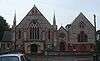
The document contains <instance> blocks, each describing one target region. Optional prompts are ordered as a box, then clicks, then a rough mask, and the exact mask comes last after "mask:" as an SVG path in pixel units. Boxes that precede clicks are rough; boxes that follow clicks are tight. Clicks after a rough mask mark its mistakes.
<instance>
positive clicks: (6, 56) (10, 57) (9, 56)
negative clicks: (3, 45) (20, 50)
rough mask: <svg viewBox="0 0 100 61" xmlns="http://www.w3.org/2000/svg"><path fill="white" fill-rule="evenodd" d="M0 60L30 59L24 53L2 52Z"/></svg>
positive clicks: (21, 60)
mask: <svg viewBox="0 0 100 61" xmlns="http://www.w3.org/2000/svg"><path fill="white" fill-rule="evenodd" d="M0 61H30V60H28V59H27V58H26V57H25V55H24V54H3V55H0Z"/></svg>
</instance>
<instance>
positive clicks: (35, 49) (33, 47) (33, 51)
mask: <svg viewBox="0 0 100 61" xmlns="http://www.w3.org/2000/svg"><path fill="white" fill-rule="evenodd" d="M37 51H38V46H37V45H36V44H31V53H36V52H37Z"/></svg>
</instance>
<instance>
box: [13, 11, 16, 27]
mask: <svg viewBox="0 0 100 61" xmlns="http://www.w3.org/2000/svg"><path fill="white" fill-rule="evenodd" d="M15 27H16V12H15V14H14V20H13V26H12V28H15Z"/></svg>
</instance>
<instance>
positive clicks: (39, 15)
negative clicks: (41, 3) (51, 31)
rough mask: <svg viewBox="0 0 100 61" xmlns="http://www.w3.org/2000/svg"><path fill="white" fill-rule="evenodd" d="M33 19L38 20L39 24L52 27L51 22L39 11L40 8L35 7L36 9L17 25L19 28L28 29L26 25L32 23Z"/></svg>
mask: <svg viewBox="0 0 100 61" xmlns="http://www.w3.org/2000/svg"><path fill="white" fill-rule="evenodd" d="M33 18H34V19H38V22H39V24H48V25H51V24H50V23H49V21H48V20H47V19H46V18H45V17H44V16H43V14H42V13H41V12H40V11H39V10H38V8H37V7H36V6H35V5H34V7H33V8H32V9H31V10H30V11H29V12H28V14H27V15H26V16H25V17H24V18H23V19H22V21H21V22H20V23H19V24H18V25H17V27H24V26H25V27H26V23H29V22H30V21H32V19H33Z"/></svg>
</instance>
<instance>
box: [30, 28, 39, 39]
mask: <svg viewBox="0 0 100 61" xmlns="http://www.w3.org/2000/svg"><path fill="white" fill-rule="evenodd" d="M30 39H39V28H38V27H33V28H30Z"/></svg>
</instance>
